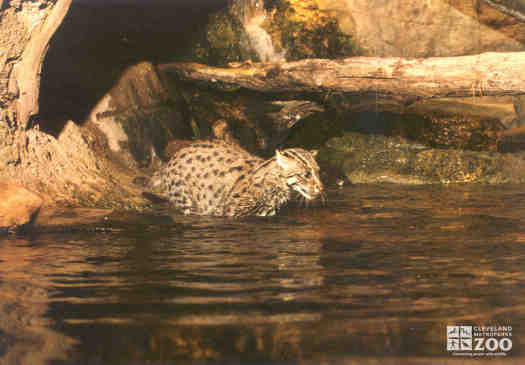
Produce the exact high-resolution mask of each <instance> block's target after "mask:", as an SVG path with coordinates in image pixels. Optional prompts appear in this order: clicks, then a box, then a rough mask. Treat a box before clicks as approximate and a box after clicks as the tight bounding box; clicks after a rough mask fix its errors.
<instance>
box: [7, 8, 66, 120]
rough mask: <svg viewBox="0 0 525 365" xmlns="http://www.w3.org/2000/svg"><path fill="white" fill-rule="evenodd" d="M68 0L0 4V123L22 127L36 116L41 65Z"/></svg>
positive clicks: (63, 14) (60, 21) (62, 17)
mask: <svg viewBox="0 0 525 365" xmlns="http://www.w3.org/2000/svg"><path fill="white" fill-rule="evenodd" d="M70 4H71V0H38V1H36V2H35V1H24V0H21V1H18V2H14V1H13V2H9V1H7V2H6V3H5V1H2V4H0V6H1V9H3V10H2V11H1V13H0V17H1V22H0V38H1V39H2V41H1V43H0V70H1V80H0V81H1V82H0V111H1V114H0V123H7V124H9V126H10V127H11V128H12V127H15V126H16V127H17V128H25V127H26V126H27V123H28V121H29V119H30V117H31V116H32V115H34V114H37V113H38V97H39V88H40V74H41V71H42V64H43V62H44V58H45V55H46V52H47V49H48V46H49V41H50V40H51V37H52V36H53V34H54V33H55V31H56V30H57V28H58V26H59V25H60V24H61V23H62V20H63V19H64V17H65V15H66V13H67V11H68V9H69V6H70Z"/></svg>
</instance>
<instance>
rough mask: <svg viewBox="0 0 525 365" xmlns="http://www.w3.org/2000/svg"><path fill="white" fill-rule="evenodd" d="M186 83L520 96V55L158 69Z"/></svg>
mask: <svg viewBox="0 0 525 365" xmlns="http://www.w3.org/2000/svg"><path fill="white" fill-rule="evenodd" d="M159 69H160V70H161V71H164V72H167V73H176V74H177V75H179V76H180V77H182V78H184V79H189V80H200V81H208V82H218V81H219V82H224V83H227V84H234V85H237V86H241V87H245V88H247V89H252V90H257V91H261V92H286V91H292V92H298V91H299V92H330V91H335V92H345V93H350V94H361V95H362V94H374V95H376V96H378V97H382V98H389V99H401V100H405V101H407V100H414V99H421V98H434V97H465V96H487V95H517V94H524V93H525V79H524V78H523V74H524V72H525V53H521V52H517V53H483V54H479V55H474V56H461V57H432V58H425V59H422V58H416V59H406V58H399V57H387V58H379V57H352V58H347V59H340V60H330V59H304V60H300V61H295V62H285V63H245V64H241V65H240V66H238V67H229V68H220V67H212V66H207V65H202V64H198V63H171V64H164V65H160V66H159Z"/></svg>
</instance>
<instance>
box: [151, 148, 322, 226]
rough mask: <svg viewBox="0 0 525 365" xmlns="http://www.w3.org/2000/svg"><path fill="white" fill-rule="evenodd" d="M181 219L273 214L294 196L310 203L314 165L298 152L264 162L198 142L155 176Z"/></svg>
mask: <svg viewBox="0 0 525 365" xmlns="http://www.w3.org/2000/svg"><path fill="white" fill-rule="evenodd" d="M155 181H156V184H157V185H159V186H160V190H161V191H164V192H165V194H166V195H167V196H168V198H169V200H170V201H171V203H172V204H173V205H174V206H175V207H176V208H178V209H180V210H181V211H182V212H183V213H184V214H198V215H215V216H233V217H239V216H250V215H258V216H269V215H275V214H276V213H277V212H278V211H279V208H280V207H281V206H283V205H284V204H285V203H286V202H288V201H289V200H290V199H291V198H292V195H293V194H294V192H295V193H296V194H298V195H299V196H301V197H303V198H304V199H306V200H312V199H315V198H317V197H319V196H320V195H322V192H323V186H322V183H321V181H320V178H319V166H318V165H317V162H316V161H315V159H314V157H313V156H312V154H311V153H310V152H308V151H306V150H303V149H301V148H292V149H286V150H283V151H276V154H275V156H274V157H272V158H270V159H267V160H263V159H261V158H259V157H255V156H253V155H251V154H250V153H248V152H247V151H245V150H243V149H241V148H240V147H237V146H231V145H228V144H226V143H223V142H215V141H213V142H212V141H209V142H198V143H194V144H192V145H190V146H188V147H185V148H183V149H181V150H180V151H178V152H177V153H176V154H175V155H174V156H173V157H172V158H171V160H170V161H169V162H168V164H167V166H166V167H164V168H163V169H161V170H160V171H159V172H158V173H157V174H156V177H155Z"/></svg>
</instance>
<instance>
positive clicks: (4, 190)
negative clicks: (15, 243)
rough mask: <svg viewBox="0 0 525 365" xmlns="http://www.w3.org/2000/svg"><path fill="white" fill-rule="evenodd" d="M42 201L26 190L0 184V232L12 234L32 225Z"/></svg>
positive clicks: (16, 186)
mask: <svg viewBox="0 0 525 365" xmlns="http://www.w3.org/2000/svg"><path fill="white" fill-rule="evenodd" d="M43 202H44V200H43V199H42V197H40V196H39V195H37V194H35V193H33V192H31V191H29V190H27V189H26V188H24V187H22V186H19V185H15V184H10V183H6V182H0V232H13V231H16V230H18V229H20V228H22V227H24V226H26V225H29V224H31V223H32V221H33V219H34V218H35V216H36V215H37V213H38V212H39V210H40V208H41V207H42V204H43Z"/></svg>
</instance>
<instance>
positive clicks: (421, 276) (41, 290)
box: [0, 185, 525, 364]
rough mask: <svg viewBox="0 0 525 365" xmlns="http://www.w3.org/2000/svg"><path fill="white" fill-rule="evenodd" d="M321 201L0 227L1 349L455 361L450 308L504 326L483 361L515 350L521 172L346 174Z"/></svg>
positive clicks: (61, 358)
mask: <svg viewBox="0 0 525 365" xmlns="http://www.w3.org/2000/svg"><path fill="white" fill-rule="evenodd" d="M328 201H329V203H328V206H326V207H313V208H308V209H303V208H292V209H289V210H288V211H286V212H284V214H283V215H281V216H279V217H275V218H271V219H267V218H264V219H255V218H253V219H245V220H238V221H236V220H229V219H209V218H198V217H190V218H188V217H181V216H177V215H172V216H171V217H169V219H173V221H174V222H176V223H175V224H173V225H163V226H162V228H161V229H159V228H158V227H155V223H154V222H155V219H151V218H150V219H149V221H148V223H145V224H144V226H143V227H141V226H139V227H135V228H136V229H134V230H132V231H130V232H126V231H124V232H121V233H105V234H102V233H99V234H93V233H91V234H90V233H82V234H80V233H79V234H55V235H52V234H46V235H39V236H34V237H15V238H5V239H2V240H0V284H1V289H2V290H1V294H0V300H1V301H0V303H1V305H2V307H1V311H0V316H1V317H3V318H0V362H1V361H2V359H3V361H4V362H5V363H7V364H10V363H31V364H38V363H47V362H48V361H49V360H53V361H52V363H56V364H146V363H152V364H195V363H198V364H201V363H228V364H229V363H239V364H241V363H242V364H295V363H316V364H317V363H325V364H327V363H330V364H331V363H334V364H335V363H346V364H354V363H355V364H361V363H374V364H381V363H388V364H390V363H391V364H398V363H399V364H409V363H417V364H427V363H436V364H438V363H439V364H444V363H448V362H451V363H458V362H454V360H457V361H464V360H466V357H459V356H453V355H452V353H451V352H448V351H447V334H446V326H447V325H459V324H462V325H470V326H487V325H499V326H512V337H511V341H512V349H511V350H510V351H507V352H506V356H505V357H503V355H501V354H500V355H498V357H497V358H496V361H492V362H491V363H504V364H507V363H511V362H512V363H525V359H524V358H522V357H521V356H522V355H523V354H524V346H523V344H524V343H525V331H524V329H525V301H524V299H525V188H524V187H521V186H519V187H516V186H497V187H488V186H449V187H443V186H423V187H404V186H396V185H383V186H349V187H346V188H344V189H341V190H336V191H332V192H330V193H329V194H328ZM166 219H168V218H167V217H165V216H164V217H159V220H162V221H164V222H165V221H166ZM499 339H500V338H498V340H499ZM488 352H490V351H488V350H484V351H483V352H482V354H483V356H484V358H487V357H489V356H490V357H491V358H495V357H496V356H494V352H492V353H490V354H489V353H488ZM500 353H501V351H500ZM477 354H478V356H481V355H479V354H480V352H478V353H477ZM15 361H17V362H15ZM468 361H471V362H472V363H476V364H478V363H480V361H479V360H475V359H471V358H470V357H469V359H468ZM468 361H467V362H465V363H469V362H468ZM521 361H524V362H521Z"/></svg>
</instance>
